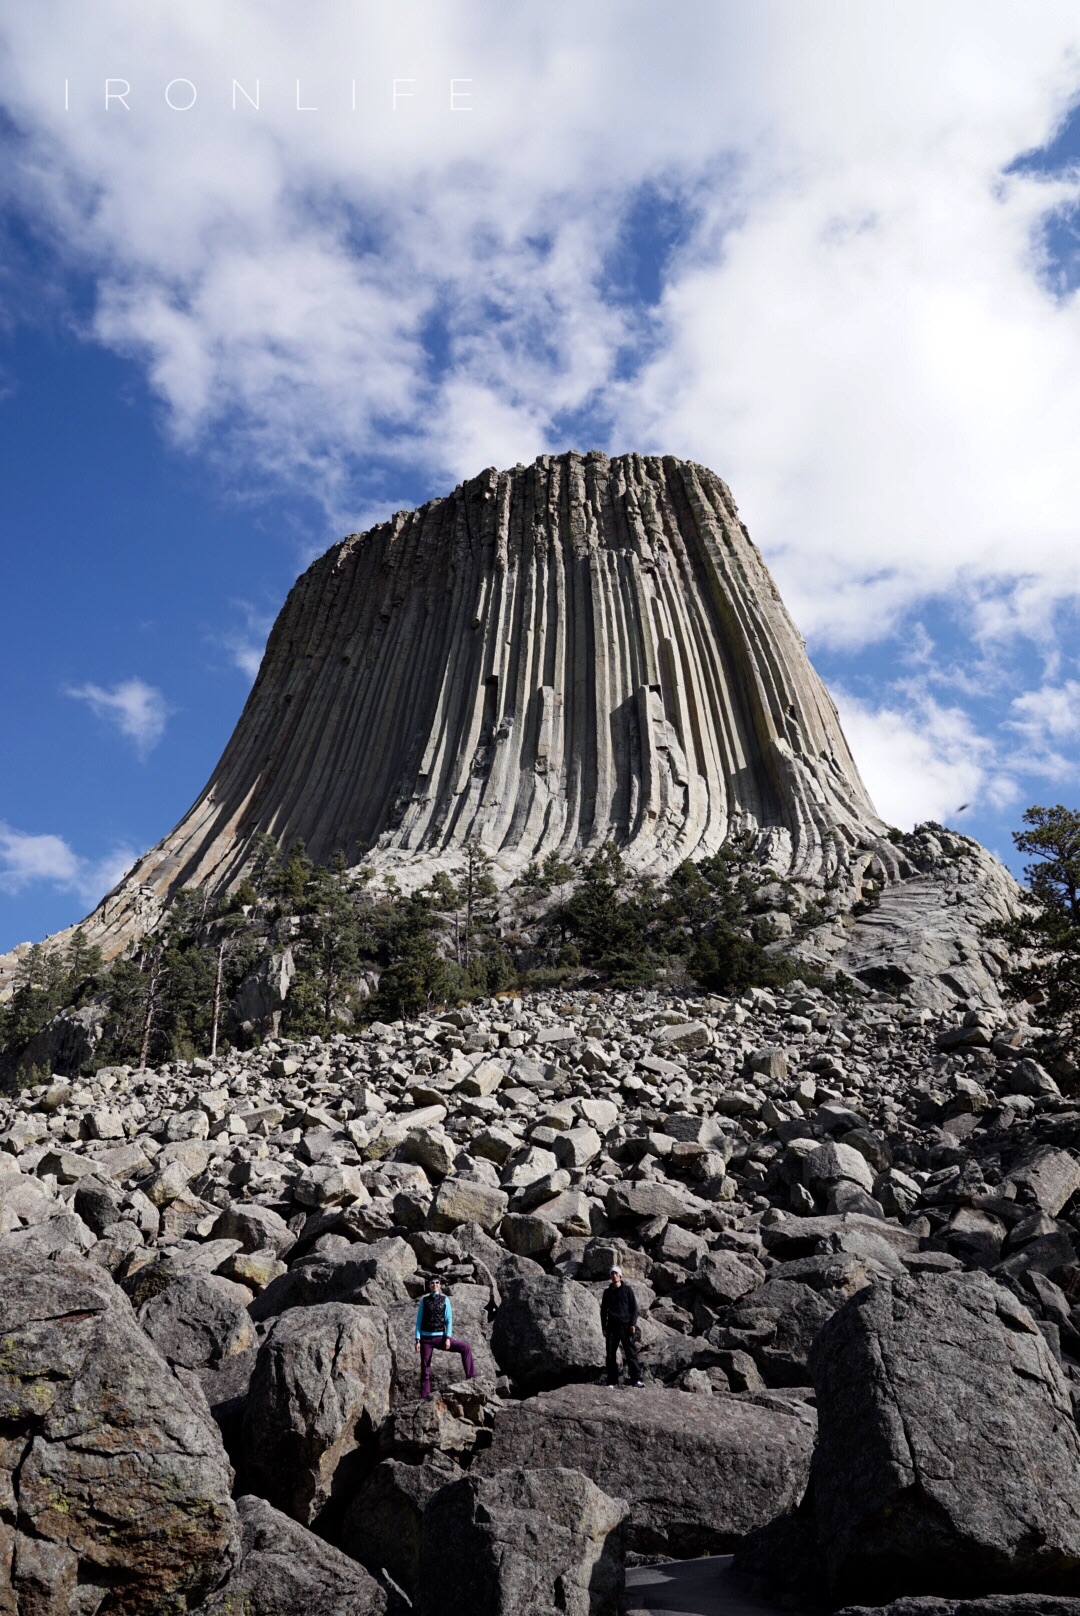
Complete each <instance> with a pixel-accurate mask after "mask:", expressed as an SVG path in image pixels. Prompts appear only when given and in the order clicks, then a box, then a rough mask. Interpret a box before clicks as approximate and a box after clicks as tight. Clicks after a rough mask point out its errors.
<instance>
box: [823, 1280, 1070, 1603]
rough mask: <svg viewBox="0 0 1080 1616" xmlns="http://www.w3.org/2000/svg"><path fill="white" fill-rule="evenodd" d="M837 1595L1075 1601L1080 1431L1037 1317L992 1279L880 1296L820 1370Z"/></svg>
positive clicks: (826, 1541)
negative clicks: (1012, 1593) (1043, 1596)
mask: <svg viewBox="0 0 1080 1616" xmlns="http://www.w3.org/2000/svg"><path fill="white" fill-rule="evenodd" d="M811 1367H812V1370H813V1376H814V1384H815V1387H816V1389H817V1402H818V1412H819V1417H820V1421H821V1428H820V1437H819V1442H818V1449H817V1453H816V1455H815V1459H814V1471H813V1496H814V1507H815V1512H816V1519H817V1532H818V1538H819V1542H820V1546H821V1551H822V1555H823V1558H824V1562H825V1565H826V1568H827V1572H828V1576H829V1580H830V1584H831V1587H832V1590H833V1593H834V1596H835V1597H836V1598H838V1599H841V1600H843V1599H848V1600H862V1601H865V1602H881V1601H884V1600H888V1599H891V1598H894V1597H896V1596H898V1595H901V1594H907V1593H939V1594H948V1593H959V1592H962V1593H964V1594H965V1595H971V1594H976V1593H982V1592H986V1593H989V1592H1000V1591H1007V1590H1008V1589H1010V1588H1012V1589H1023V1590H1031V1589H1047V1590H1056V1591H1061V1592H1076V1591H1080V1434H1078V1432H1077V1428H1076V1424H1075V1421H1074V1419H1073V1416H1072V1406H1071V1403H1070V1400H1069V1394H1068V1388H1067V1385H1066V1382H1065V1380H1064V1378H1063V1376H1062V1373H1061V1370H1060V1369H1059V1368H1058V1365H1057V1363H1056V1362H1055V1361H1054V1358H1053V1357H1052V1355H1051V1353H1050V1350H1049V1348H1048V1347H1047V1345H1046V1343H1045V1341H1044V1340H1043V1337H1042V1335H1041V1334H1040V1332H1039V1329H1038V1327H1037V1325H1036V1324H1035V1321H1034V1319H1033V1318H1032V1317H1031V1314H1030V1313H1028V1312H1027V1310H1026V1309H1025V1308H1024V1307H1022V1306H1021V1305H1020V1304H1019V1303H1018V1302H1017V1301H1016V1300H1015V1298H1014V1297H1013V1296H1012V1295H1011V1293H1010V1292H1008V1291H1006V1290H1004V1289H1002V1288H1001V1287H1000V1286H998V1285H995V1284H994V1283H993V1281H992V1280H990V1279H988V1278H987V1277H986V1276H985V1275H983V1274H977V1273H969V1274H965V1273H948V1274H938V1275H923V1276H921V1277H919V1278H912V1279H903V1280H896V1281H893V1282H892V1283H891V1284H875V1285H873V1286H870V1287H869V1288H867V1289H865V1290H863V1291H860V1292H859V1293H858V1295H856V1296H854V1297H853V1298H852V1299H851V1301H849V1302H848V1303H847V1304H846V1305H845V1306H844V1307H843V1308H842V1309H841V1310H840V1311H839V1312H838V1313H837V1314H836V1315H835V1316H834V1317H833V1319H832V1320H831V1321H830V1322H829V1323H828V1324H827V1325H826V1326H825V1327H824V1329H823V1330H822V1332H821V1334H820V1336H819V1337H818V1340H817V1342H816V1344H815V1348H814V1352H813V1354H812V1358H811Z"/></svg>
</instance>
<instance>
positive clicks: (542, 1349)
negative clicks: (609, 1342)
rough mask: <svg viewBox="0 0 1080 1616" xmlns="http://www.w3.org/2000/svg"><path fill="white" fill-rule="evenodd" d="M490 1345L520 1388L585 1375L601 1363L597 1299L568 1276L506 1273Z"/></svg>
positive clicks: (588, 1376)
mask: <svg viewBox="0 0 1080 1616" xmlns="http://www.w3.org/2000/svg"><path fill="white" fill-rule="evenodd" d="M491 1350H492V1352H493V1353H494V1354H495V1360H496V1362H497V1363H498V1365H499V1368H500V1369H501V1370H502V1371H503V1372H504V1374H507V1375H509V1376H510V1378H511V1379H512V1380H513V1381H515V1382H516V1384H517V1385H518V1386H519V1387H520V1388H521V1389H522V1390H523V1391H526V1392H535V1391H540V1390H541V1389H543V1388H546V1387H551V1386H562V1385H565V1384H566V1383H567V1382H568V1381H573V1380H585V1379H591V1378H592V1377H593V1376H595V1375H597V1374H599V1373H600V1371H601V1369H602V1368H603V1365H604V1336H603V1332H602V1330H601V1329H600V1308H599V1304H598V1302H597V1300H596V1298H595V1297H594V1296H593V1295H592V1293H591V1292H590V1291H588V1290H586V1288H585V1287H584V1285H578V1284H577V1283H575V1281H574V1280H572V1279H560V1278H556V1277H554V1276H552V1275H549V1274H543V1273H537V1274H536V1275H531V1274H530V1275H527V1276H525V1277H522V1278H518V1279H511V1280H510V1281H509V1282H508V1283H507V1285H506V1287H505V1289H504V1292H503V1298H502V1301H501V1303H500V1304H499V1307H498V1309H497V1311H496V1313H495V1318H494V1322H493V1324H492V1331H491Z"/></svg>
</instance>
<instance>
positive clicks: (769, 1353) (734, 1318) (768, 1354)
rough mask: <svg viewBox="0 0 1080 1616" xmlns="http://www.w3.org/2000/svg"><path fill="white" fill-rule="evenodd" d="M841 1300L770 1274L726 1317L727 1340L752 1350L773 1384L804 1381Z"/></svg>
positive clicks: (733, 1345) (796, 1383)
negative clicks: (814, 1351) (823, 1330)
mask: <svg viewBox="0 0 1080 1616" xmlns="http://www.w3.org/2000/svg"><path fill="white" fill-rule="evenodd" d="M842 1300H843V1297H842V1295H840V1294H838V1293H837V1292H836V1291H831V1290H825V1289H822V1290H816V1289H813V1288H812V1287H811V1286H810V1285H808V1284H805V1283H804V1282H803V1281H802V1280H798V1279H770V1280H767V1281H766V1283H765V1284H764V1285H762V1286H761V1287H760V1288H759V1289H758V1290H756V1291H752V1292H751V1293H750V1295H748V1296H745V1297H743V1299H742V1300H741V1301H740V1302H739V1303H738V1304H737V1305H736V1306H735V1307H733V1308H731V1309H730V1310H729V1311H728V1313H727V1314H726V1315H725V1317H724V1331H723V1340H724V1344H725V1345H727V1346H730V1347H733V1348H738V1347H743V1348H745V1350H746V1351H747V1352H749V1353H750V1354H751V1356H752V1357H753V1358H754V1361H755V1362H756V1364H757V1366H758V1368H759V1370H760V1371H761V1373H762V1375H763V1376H764V1378H765V1381H766V1383H767V1384H768V1385H770V1386H805V1385H807V1384H808V1383H809V1380H810V1371H809V1369H808V1367H807V1364H808V1360H809V1356H810V1351H811V1348H812V1346H813V1344H814V1341H815V1340H816V1338H817V1335H818V1332H819V1331H820V1330H821V1328H822V1326H823V1325H824V1324H825V1323H826V1322H827V1320H829V1319H830V1318H831V1317H832V1315H833V1313H835V1311H836V1309H837V1308H838V1307H839V1306H840V1304H841V1302H842Z"/></svg>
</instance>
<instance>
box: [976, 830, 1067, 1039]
mask: <svg viewBox="0 0 1080 1616" xmlns="http://www.w3.org/2000/svg"><path fill="white" fill-rule="evenodd" d="M1023 818H1024V824H1025V825H1026V826H1027V827H1028V828H1027V829H1026V830H1021V831H1014V833H1013V841H1014V842H1015V843H1016V847H1017V850H1018V851H1019V852H1021V853H1027V854H1031V855H1033V862H1032V863H1030V864H1028V865H1027V866H1026V868H1025V870H1024V875H1025V878H1026V880H1027V883H1028V885H1027V891H1026V892H1025V894H1024V896H1023V900H1022V905H1023V906H1022V911H1021V913H1020V915H1019V916H1018V917H1017V918H1016V919H1015V920H1011V921H1007V922H1004V923H1000V924H998V925H995V926H991V927H988V928H987V931H988V934H989V935H991V936H995V937H999V938H1001V939H1002V940H1003V941H1004V942H1005V943H1006V944H1007V945H1008V947H1009V948H1010V949H1011V950H1012V951H1013V952H1014V954H1015V955H1016V956H1017V958H1016V959H1015V960H1014V962H1013V964H1012V965H1011V967H1010V968H1009V969H1008V970H1007V971H1006V984H1007V986H1008V988H1009V989H1010V991H1011V992H1012V993H1013V994H1014V995H1015V996H1016V997H1017V998H1020V999H1032V1000H1034V1001H1035V1002H1036V1003H1038V1005H1039V1006H1040V1018H1041V1019H1044V1020H1045V1021H1047V1022H1049V1023H1051V1024H1053V1025H1054V1026H1057V1027H1059V1028H1060V1029H1061V1031H1062V1032H1063V1033H1064V1035H1065V1037H1066V1039H1067V1040H1068V1041H1069V1042H1070V1043H1075V1042H1076V1040H1077V1038H1078V1037H1080V813H1078V812H1077V811H1076V810H1075V809H1073V808H1066V807H1065V806H1064V805H1063V804H1062V803H1057V804H1056V805H1055V806H1054V807H1053V808H1040V807H1032V808H1028V809H1027V811H1026V812H1025V814H1024V816H1023Z"/></svg>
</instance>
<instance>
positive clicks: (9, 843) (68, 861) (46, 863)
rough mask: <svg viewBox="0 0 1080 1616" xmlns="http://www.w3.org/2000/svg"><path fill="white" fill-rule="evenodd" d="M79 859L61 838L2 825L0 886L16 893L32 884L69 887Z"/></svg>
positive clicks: (0, 828) (75, 874)
mask: <svg viewBox="0 0 1080 1616" xmlns="http://www.w3.org/2000/svg"><path fill="white" fill-rule="evenodd" d="M78 871H79V860H78V859H77V858H76V856H75V854H74V853H73V852H72V850H71V848H70V847H69V846H68V844H67V842H65V841H64V838H63V837H62V836H49V835H38V836H34V835H30V834H28V833H27V832H26V831H19V830H15V829H14V828H13V827H12V826H11V825H5V824H3V823H0V884H2V885H3V887H4V889H5V890H6V891H8V892H17V891H18V890H19V889H20V888H21V887H25V886H28V885H29V884H30V882H31V881H52V882H55V883H56V885H58V886H70V885H71V884H72V882H73V881H74V880H75V879H76V877H77V875H78Z"/></svg>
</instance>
